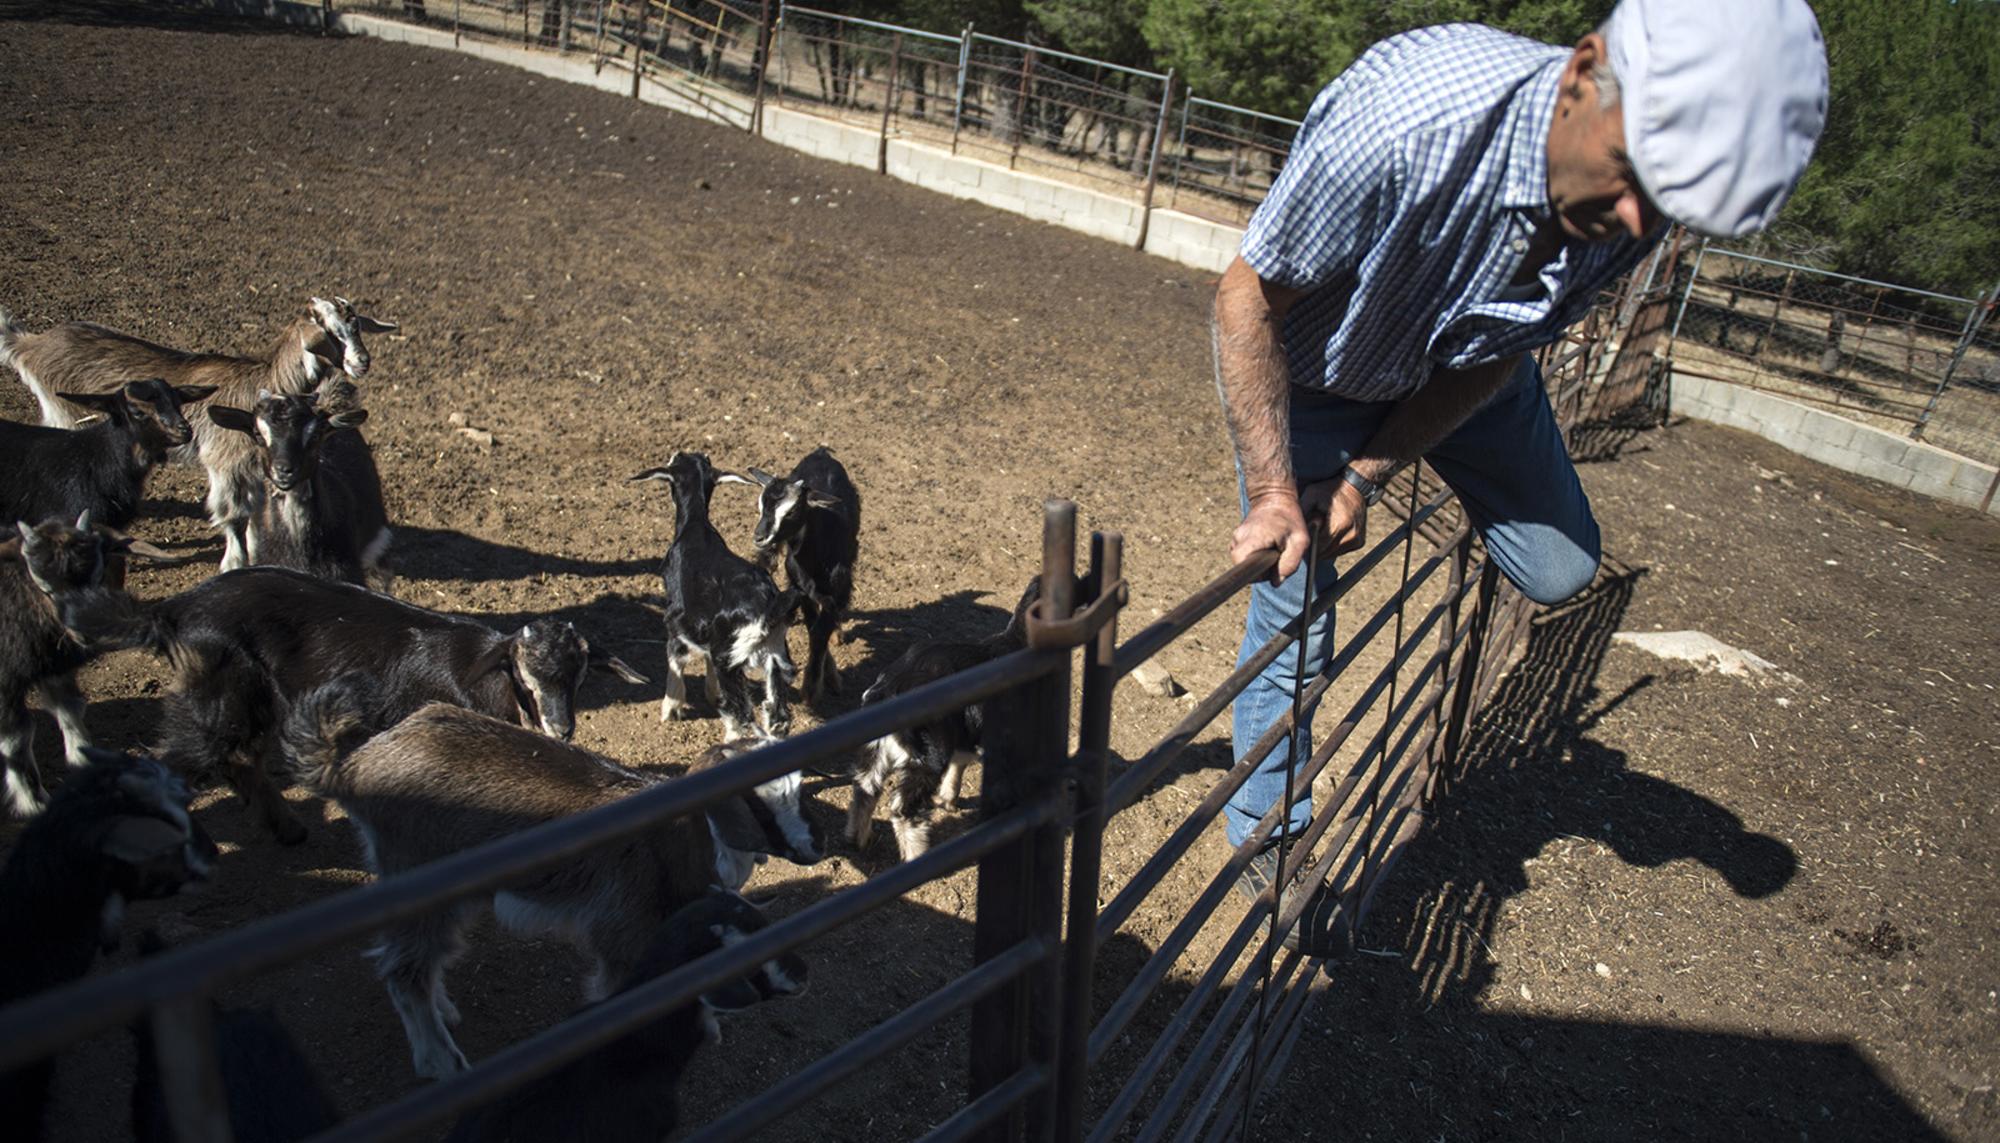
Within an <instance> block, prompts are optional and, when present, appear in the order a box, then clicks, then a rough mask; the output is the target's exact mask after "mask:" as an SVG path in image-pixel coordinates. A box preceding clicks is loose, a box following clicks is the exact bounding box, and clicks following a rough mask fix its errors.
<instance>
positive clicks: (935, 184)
mask: <svg viewBox="0 0 2000 1143" xmlns="http://www.w3.org/2000/svg"><path fill="white" fill-rule="evenodd" d="M335 28H336V29H337V30H339V31H344V32H350V33H353V34H356V35H362V36H373V37H376V38H378V39H384V40H394V41H397V42H399V43H409V44H419V45H422V46H424V47H430V48H439V49H442V50H444V51H458V52H462V53H464V54H466V55H471V56H476V57H478V58H480V59H487V60H492V61H494V62H496V63H505V64H511V65H513V66H515V67H520V68H523V69H525V70H528V71H531V72H534V73H536V74H537V75H544V76H548V77H549V78H551V79H559V80H563V81H565V82H568V83H577V84H582V85H584V86H586V87H595V88H598V89H599V90H602V91H613V92H618V93H620V94H625V93H629V92H630V91H631V89H632V73H631V72H629V71H625V70H624V69H622V68H615V67H607V68H605V69H604V70H603V71H602V72H596V71H593V70H592V68H591V64H590V61H589V60H588V59H579V58H576V57H568V58H565V57H561V56H557V55H554V54H551V53H549V52H540V51H531V50H528V49H525V48H517V47H511V46H508V45H506V44H496V43H488V42H485V41H480V40H475V39H471V38H467V39H464V40H463V41H462V42H460V43H459V44H457V45H454V44H453V43H452V36H451V33H450V32H445V31H440V30H438V29H434V28H422V27H417V26H414V25H411V24H404V23H401V22H399V21H396V20H389V19H384V18H382V17H379V16H368V15H363V14H360V13H342V14H340V15H339V16H337V17H336V18H335ZM639 98H640V99H641V100H643V101H645V102H647V103H652V104H657V105H659V106H661V107H666V108H670V109H672V110H674V111H677V112H680V113H681V114H684V115H694V116H698V117H700V118H703V119H707V120H710V121H712V122H716V123H721V124H723V125H725V126H729V127H736V128H739V129H740V128H743V127H744V126H746V125H747V124H748V123H749V122H750V111H751V107H750V101H749V99H747V98H746V97H744V96H741V95H737V94H735V93H733V92H715V91H713V90H711V91H709V92H707V93H706V94H705V95H704V98H703V99H702V100H700V101H699V102H697V101H696V100H694V99H692V98H690V97H689V96H687V95H685V94H683V93H681V92H680V91H677V90H675V89H673V88H670V87H668V86H667V85H665V84H661V83H656V82H654V81H652V80H650V79H649V80H647V81H646V82H644V83H643V84H641V85H640V90H639ZM763 137H764V139H765V140H766V141H767V142H771V143H776V144H778V145H779V146H781V147H790V148H791V149H792V150H795V151H803V152H805V153H806V154H808V155H813V156H816V157H818V158H822V159H828V160H831V161H833V162H836V163H846V164H849V165H851V166H857V167H866V168H868V169H869V170H874V169H875V166H876V161H877V154H878V151H879V149H880V146H881V140H880V136H878V135H877V134H876V133H875V132H874V131H870V130H866V129H864V128H860V127H852V126H849V125H847V124H845V123H837V122H834V121H833V120H830V119H822V118H820V117H818V116H816V115H808V114H806V113H804V112H801V111H794V110H792V109H791V108H786V107H774V106H772V105H770V104H768V103H767V104H766V105H765V107H764V135H763ZM887 166H888V174H889V176H890V177H892V178H898V179H901V180H903V181H904V182H908V183H915V184H916V185H918V186H920V187H924V188H926V189H927V190H934V191H937V192H939V193H940V194H948V195H950V196H952V197H953V198H964V199H971V200H973V201H975V202H981V203H984V204H986V205H987V206H991V207H995V208H997V209H1000V210H1005V211H1009V212H1011V213H1014V214H1019V215H1023V216H1025V217H1028V218H1033V219H1037V220H1039V221H1042V222H1048V223H1053V224H1055V225H1057V226H1062V227H1067V228H1068V229H1071V230H1078V231H1081V232H1083V233H1085V234H1088V235H1091V236H1093V237H1096V238H1104V239H1108V240H1110V241H1112V242H1119V243H1123V244H1124V245H1126V246H1131V245H1133V244H1134V243H1136V242H1137V241H1138V240H1139V224H1140V221H1141V214H1142V212H1141V211H1140V209H1139V204H1138V203H1137V202H1135V201H1133V200H1132V199H1130V198H1128V197H1123V196H1119V195H1109V194H1103V193H1100V192H1098V191H1093V190H1090V189H1089V188H1087V187H1080V186H1076V185H1074V184H1071V183H1065V182H1059V181H1057V180H1055V179H1046V178H1042V177H1040V176H1037V175H1031V174H1026V173H1023V172H1020V171H1010V170H1008V169H1007V168H1006V167H1004V166H1001V165H999V164H997V163H988V162H983V161H981V160H978V159H972V158H967V157H965V156H963V155H953V154H951V153H950V152H949V151H946V150H940V149H938V148H936V147H929V146H925V145H922V144H918V143H912V142H909V141H908V140H904V139H897V138H895V137H894V136H891V137H890V139H889V151H888V164H887ZM1242 239H1243V231H1242V229H1241V228H1239V227H1234V226H1225V225H1223V224H1221V223H1217V222H1210V221H1208V220H1207V219H1202V218H1196V217H1194V216H1193V215H1189V214H1181V213H1179V212H1177V211H1170V210H1157V209H1156V210H1154V211H1153V220H1152V225H1151V226H1149V227H1148V228H1147V233H1146V252H1147V253H1148V254H1155V255H1158V256H1159V257H1162V258H1166V259H1169V260H1171V261H1174V262H1179V263H1181V264H1182V265H1184V266H1191V267H1194V268H1195V269H1198V270H1208V271H1212V272H1215V273H1221V272H1222V269H1223V268H1224V267H1226V266H1227V265H1229V260H1230V259H1231V258H1234V257H1235V256H1236V247H1237V245H1238V244H1239V243H1240V242H1241V241H1242Z"/></svg>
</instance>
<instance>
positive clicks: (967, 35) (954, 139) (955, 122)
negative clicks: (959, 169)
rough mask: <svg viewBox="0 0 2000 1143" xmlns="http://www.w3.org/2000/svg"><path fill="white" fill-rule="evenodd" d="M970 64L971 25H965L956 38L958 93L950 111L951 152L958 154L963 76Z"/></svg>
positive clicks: (963, 110) (962, 117) (963, 88)
mask: <svg viewBox="0 0 2000 1143" xmlns="http://www.w3.org/2000/svg"><path fill="white" fill-rule="evenodd" d="M971 66H972V25H971V24H967V25H966V26H965V32H964V34H963V35H961V36H959V38H958V94H957V95H956V96H955V97H954V98H953V102H952V112H951V153H952V154H954V155H956V154H958V131H959V128H960V127H963V126H964V125H965V78H966V72H967V71H968V70H970V68H971Z"/></svg>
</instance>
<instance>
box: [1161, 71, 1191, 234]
mask: <svg viewBox="0 0 2000 1143" xmlns="http://www.w3.org/2000/svg"><path fill="white" fill-rule="evenodd" d="M1193 116H1194V93H1193V92H1192V91H1190V92H1189V93H1188V96H1187V98H1186V99H1183V100H1181V133H1180V136H1179V138H1178V139H1177V140H1176V141H1175V143H1174V192H1173V194H1171V195H1169V196H1167V205H1168V206H1170V207H1171V206H1173V205H1174V204H1176V203H1178V202H1180V200H1181V163H1183V162H1184V161H1186V159H1187V135H1188V120H1189V119H1191V118H1193Z"/></svg>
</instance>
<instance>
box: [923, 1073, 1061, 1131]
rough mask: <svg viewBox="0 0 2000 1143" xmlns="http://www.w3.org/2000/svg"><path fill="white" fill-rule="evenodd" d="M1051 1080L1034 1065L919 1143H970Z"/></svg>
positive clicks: (977, 1100)
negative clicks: (965, 1141) (969, 1142)
mask: <svg viewBox="0 0 2000 1143" xmlns="http://www.w3.org/2000/svg"><path fill="white" fill-rule="evenodd" d="M1048 1079H1049V1075H1048V1072H1047V1071H1045V1070H1043V1069H1042V1068H1038V1067H1034V1066H1032V1065H1031V1066H1029V1067H1025V1068H1022V1069H1021V1070H1020V1071H1017V1072H1015V1073H1014V1074H1013V1075H1011V1076H1009V1077H1008V1078H1007V1079H1006V1080H1005V1081H1003V1082H1002V1083H1000V1084H999V1085H998V1086H996V1087H995V1088H993V1089H992V1090H991V1091H989V1092H987V1093H986V1094H985V1095H982V1096H980V1097H979V1098H978V1099H975V1100H973V1101H972V1102H971V1103H968V1104H966V1105H965V1106H964V1107H961V1108H959V1109H958V1112H957V1113H956V1114H954V1115H953V1116H952V1117H951V1118H950V1119H947V1120H945V1121H944V1122H943V1123H940V1124H938V1125H937V1126H936V1127H935V1128H933V1129H932V1130H931V1132H930V1134H928V1135H925V1136H924V1137H923V1138H922V1139H920V1140H918V1143H959V1141H960V1140H964V1139H970V1138H972V1137H973V1136H974V1135H976V1134H978V1133H979V1132H981V1131H984V1130H986V1129H987V1128H988V1127H990V1126H991V1125H992V1123H993V1121H994V1120H996V1119H998V1118H1000V1117H1001V1116H1003V1115H1006V1114H1007V1113H1008V1112H1010V1111H1012V1110H1014V1107H1015V1105H1016V1104H1019V1103H1020V1102H1021V1101H1022V1100H1023V1099H1025V1098H1027V1096H1028V1095H1029V1093H1031V1092H1033V1091H1034V1090H1035V1089H1036V1088H1038V1087H1040V1086H1042V1085H1043V1084H1045V1083H1047V1082H1048Z"/></svg>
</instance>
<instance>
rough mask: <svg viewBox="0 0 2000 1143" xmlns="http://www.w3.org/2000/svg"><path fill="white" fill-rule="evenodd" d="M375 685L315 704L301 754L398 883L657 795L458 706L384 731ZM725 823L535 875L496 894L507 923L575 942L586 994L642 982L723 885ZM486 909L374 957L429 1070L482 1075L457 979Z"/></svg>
mask: <svg viewBox="0 0 2000 1143" xmlns="http://www.w3.org/2000/svg"><path fill="white" fill-rule="evenodd" d="M373 691H374V688H373V687H372V685H371V683H370V682H369V680H368V679H367V678H366V677H364V676H362V675H359V674H349V675H344V676H342V677H340V678H338V679H335V680H333V681H332V682H330V683H328V684H327V685H326V686H324V687H321V688H319V689H317V690H315V691H313V692H312V693H311V694H308V695H306V696H304V697H303V698H301V699H300V700H299V702H298V703H297V704H296V705H295V707H294V709H293V710H292V712H291V715H290V716H289V718H288V719H287V722H286V727H285V748H286V755H287V757H288V758H289V759H290V760H291V764H292V768H293V773H294V774H295V776H296V777H297V778H298V780H299V781H300V782H301V783H303V784H304V785H305V786H306V787H307V788H309V789H311V790H313V791H314V792H316V793H319V794H321V795H323V796H325V797H329V798H332V799H333V800H335V801H337V802H339V803H340V806H341V809H342V810H343V811H345V812H346V814H347V816H348V818H349V820H351V821H352V822H353V823H354V827H355V829H356V831H357V832H359V834H360V835H361V842H362V848H363V851H364V853H365V857H366V861H367V864H368V867H369V869H370V870H371V871H373V872H374V873H375V874H376V875H377V876H383V877H386V876H389V875H391V874H395V873H399V872H402V871H403V870H406V869H412V868H415V867H416V866H419V865H422V864H425V863H426V862H431V861H436V860H438V859H440V858H443V857H447V856H450V855H451V854H454V853H458V852H461V851H463V850H467V849H471V848H474V847H475V846H479V845H482V844H485V843H486V842H490V841H494V840H496V839H498V838H502V837H506V836H508V835H510V834H514V833H518V832H520V831H521V830H524V829H529V828H531V827H533V826H536V825H540V824H542V823H544V822H550V821H554V820H556V819H558V818H564V817H569V816H571V815H573V814H578V813H583V812H585V811H587V810H591V809H595V808H597V807H599V806H604V805H609V804H610V803H612V802H615V801H618V800H620V799H622V798H626V797H630V796H631V795H633V794H635V793H638V792H639V791H641V790H644V789H647V788H649V787H651V786H653V785H654V784H655V782H654V780H653V779H651V778H647V777H645V776H644V775H641V774H638V773H635V772H633V771H631V770H628V769H626V768H625V767H623V766H621V765H619V764H618V763H616V762H614V761H612V760H611V759H609V758H606V757H604V756H603V755H600V754H593V753H591V752H590V751H588V750H583V749H580V748H578V747H575V746H569V745H565V744H563V743H559V742H555V741H553V740H551V739H548V738H545V737H542V736H541V735H537V734H534V733H532V732H530V731H526V730H522V729H521V728H519V727H516V726H511V725H509V724H507V723H504V722H501V721H499V720H497V719H492V718H488V717H486V716H485V715H481V714H475V713H473V712H471V711H468V710H463V709H461V708H459V707H454V706H446V705H443V704H441V703H433V704H431V705H430V706H426V707H424V708H423V709H421V710H419V711H417V712H416V713H415V714H412V715H410V716H409V717H408V718H405V719H403V720H402V721H401V722H398V723H396V724H395V725H394V726H392V727H390V728H389V729H387V730H383V731H381V732H379V733H376V728H377V727H378V726H380V725H382V722H381V719H380V716H379V715H378V714H377V713H375V712H376V709H377V704H376V700H375V697H374V693H373ZM712 829H713V827H712V826H711V825H710V823H709V822H708V821H706V820H701V819H697V818H694V817H679V818H673V819H670V820H668V821H664V822H661V823H659V824H657V825H655V826H652V827H651V828H649V829H645V830H642V831H640V832H638V833H634V834H629V835H626V836H624V837H621V838H618V839H617V840H615V841H610V842H606V843H604V844H602V845H599V846H595V847H593V848H591V849H589V850H587V851H585V852H583V853H581V854H579V855H577V856H576V857H573V858H570V859H569V860H567V861H565V862H563V863H561V864H559V865H555V866H551V867H548V868H545V869H543V870H541V871H540V872H537V873H534V874H531V875H529V876H527V877H525V878H523V879H522V880H520V881H517V882H515V883H513V884H510V885H508V886H507V887H505V888H504V889H501V890H499V891H497V892H495V893H494V895H493V898H492V902H493V911H494V914H495V916H496V917H497V918H498V919H499V921H500V923H501V925H502V926H504V927H505V928H507V929H510V930H513V931H515V932H518V933H523V934H529V935H554V936H561V937H563V938H565V939H567V940H569V941H570V942H571V943H572V944H574V945H576V946H577V948H578V949H579V951H581V952H582V953H583V954H584V956H585V957H587V958H589V959H590V960H591V961H592V962H593V963H594V966H595V967H594V970H593V971H592V973H591V975H590V978H589V981H588V983H587V984H586V986H585V996H586V999H589V1000H597V999H600V998H602V997H603V995H604V992H605V988H606V987H607V986H608V985H609V984H611V983H612V982H615V981H623V980H628V979H630V978H631V976H632V975H633V973H634V971H635V970H636V969H637V966H638V965H639V963H640V962H641V960H642V959H643V958H644V956H645V953H646V948H647V946H648V944H649V943H650V941H651V938H652V935H653V933H654V931H655V930H656V929H657V927H658V926H659V924H660V923H661V922H662V921H663V920H665V919H666V918H667V917H669V916H671V915H672V914H673V913H674V911H675V910H677V909H679V908H681V907H682V906H684V905H687V904H689V903H690V902H693V901H695V900H697V899H699V898H700V897H701V896H702V895H703V894H704V893H706V892H707V891H708V888H709V886H710V885H711V884H712V883H713V882H714V880H715V877H716V848H715V844H714V841H713V837H712V832H711V831H712ZM477 909H478V905H477V904H476V903H475V902H471V901H461V902H457V903H454V904H452V905H450V906H447V907H446V908H444V909H443V910H441V911H439V912H436V913H433V914H430V915H428V916H425V917H421V918H417V919H415V920H411V921H407V922H403V923H400V924H397V925H395V926H392V927H391V928H389V929H388V930H386V931H385V932H384V933H383V934H382V940H381V943H380V944H379V945H378V946H377V947H376V949H375V950H374V952H373V953H372V954H371V955H373V956H374V958H375V964H376V971H377V973H378V974H379V975H380V976H381V978H382V982H383V984H384V985H385V986H386V987H387V988H388V991H389V998H390V1001H391V1002H392V1003H393V1004H394V1005H395V1007H396V1014H397V1015H398V1016H399V1017H401V1019H402V1021H403V1030H404V1031H405V1033H407V1035H408V1036H409V1040H410V1054H411V1061H412V1063H413V1064H414V1065H415V1067H416V1070H417V1073H418V1074H419V1075H424V1076H430V1077H432V1078H441V1077H443V1076H446V1075H449V1074H451V1073H453V1072H456V1071H460V1070H463V1069H464V1068H465V1067H467V1066H468V1065H467V1063H466V1060H465V1055H464V1053H462V1052H460V1051H459V1048H458V1045H457V1043H455V1042H454V1041H453V1040H452V1036H451V1032H450V1031H449V1027H448V1026H449V1025H453V1024H457V1023H458V1021H459V1013H458V1008H457V1006H456V1005H454V1004H453V1003H452V1001H451V998H450V996H449V995H448V994H447V993H446V992H445V988H444V972H445V969H446V968H447V967H449V966H450V964H451V962H452V961H454V960H456V959H458V957H459V956H460V955H461V954H462V953H463V952H464V949H465V940H464V931H465V928H466V926H467V924H468V922H470V921H471V919H472V917H473V914H474V912H475V911H476V910H477Z"/></svg>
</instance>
